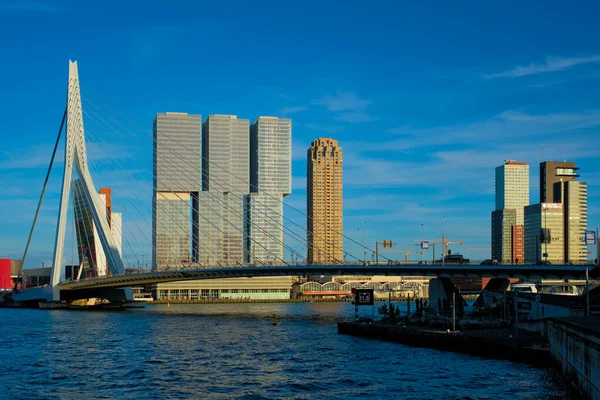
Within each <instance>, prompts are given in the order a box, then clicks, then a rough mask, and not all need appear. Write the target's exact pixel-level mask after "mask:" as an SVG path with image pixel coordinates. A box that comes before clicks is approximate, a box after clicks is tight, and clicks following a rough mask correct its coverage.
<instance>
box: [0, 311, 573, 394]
mask: <svg viewBox="0 0 600 400" xmlns="http://www.w3.org/2000/svg"><path fill="white" fill-rule="evenodd" d="M363 312H364V311H363ZM274 314H275V315H276V316H277V320H278V324H277V325H276V326H273V324H272V316H273V315H274ZM352 314H353V306H352V305H351V304H350V303H283V304H196V305H183V304H182V305H171V306H170V307H167V306H166V305H148V306H147V307H146V308H145V309H137V310H131V311H93V312H90V311H70V310H54V311H48V310H29V309H26V310H23V309H0V318H1V321H2V325H3V330H2V337H1V338H0V357H1V359H2V360H3V362H2V365H3V366H2V367H1V368H0V398H1V399H21V398H27V399H51V398H61V399H88V398H90V399H91V398H110V399H140V398H141V399H155V398H159V399H163V398H164V399H167V398H169V399H178V398H184V399H186V398H223V399H278V398H286V399H348V398H356V397H366V398H373V399H563V398H575V397H574V395H573V394H572V393H570V392H568V391H567V389H565V388H564V386H563V385H562V384H561V383H560V381H559V379H558V378H557V377H556V375H555V374H554V373H553V372H552V370H550V369H538V368H533V367H530V366H528V365H524V364H519V363H514V362H509V361H498V360H486V359H482V358H478V357H472V356H469V355H464V354H459V353H450V352H443V351H437V350H432V349H425V348H414V347H409V346H405V345H401V344H395V343H388V342H381V341H377V340H367V339H362V338H356V337H351V336H344V335H338V334H337V326H336V322H337V321H340V320H344V319H349V318H351V317H352Z"/></svg>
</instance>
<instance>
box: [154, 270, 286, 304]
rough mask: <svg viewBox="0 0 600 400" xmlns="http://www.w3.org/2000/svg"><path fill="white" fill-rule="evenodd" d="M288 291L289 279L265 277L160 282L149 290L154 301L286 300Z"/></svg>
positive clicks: (284, 277)
mask: <svg viewBox="0 0 600 400" xmlns="http://www.w3.org/2000/svg"><path fill="white" fill-rule="evenodd" d="M291 290H292V277H289V276H274V277H270V276H266V277H254V278H228V279H204V280H197V281H183V282H169V283H160V284H158V285H155V286H154V287H153V290H152V291H153V298H155V299H157V300H165V299H171V300H218V299H231V300H265V299H271V300H287V299H289V298H290V293H291Z"/></svg>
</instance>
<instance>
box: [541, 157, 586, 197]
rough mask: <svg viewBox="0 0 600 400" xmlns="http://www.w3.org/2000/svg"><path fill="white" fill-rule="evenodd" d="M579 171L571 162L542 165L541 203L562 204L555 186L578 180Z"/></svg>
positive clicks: (551, 162) (543, 163) (549, 162)
mask: <svg viewBox="0 0 600 400" xmlns="http://www.w3.org/2000/svg"><path fill="white" fill-rule="evenodd" d="M578 170H579V168H577V166H576V165H575V163H574V162H570V161H563V162H556V161H544V162H542V163H540V203H560V193H558V192H555V190H554V188H555V184H556V183H559V182H561V181H562V182H567V181H574V180H576V178H578V177H579V174H578V173H577V171H578Z"/></svg>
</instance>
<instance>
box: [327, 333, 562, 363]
mask: <svg viewBox="0 0 600 400" xmlns="http://www.w3.org/2000/svg"><path fill="white" fill-rule="evenodd" d="M338 333H339V334H346V335H352V336H360V337H366V338H371V339H380V340H386V341H392V342H396V343H402V344H408V345H411V346H417V347H428V348H432V349H437V350H445V351H456V352H462V353H467V354H471V355H475V356H479V357H485V358H494V359H501V360H511V361H518V362H524V363H527V364H530V365H534V366H538V367H546V366H548V365H550V362H551V357H550V351H549V349H548V346H547V344H546V341H545V340H544V339H543V338H541V337H539V335H536V334H534V333H532V332H527V331H521V330H517V329H513V328H491V329H475V330H470V331H461V332H457V333H449V331H440V330H432V329H425V328H422V327H417V326H410V325H409V326H405V325H385V324H377V323H375V324H365V323H358V322H340V323H338Z"/></svg>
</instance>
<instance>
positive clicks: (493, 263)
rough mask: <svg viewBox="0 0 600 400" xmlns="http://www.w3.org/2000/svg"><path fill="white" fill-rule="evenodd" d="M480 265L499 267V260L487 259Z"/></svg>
mask: <svg viewBox="0 0 600 400" xmlns="http://www.w3.org/2000/svg"><path fill="white" fill-rule="evenodd" d="M480 265H498V260H492V259H487V260H483V261H482V262H481V263H480Z"/></svg>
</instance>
